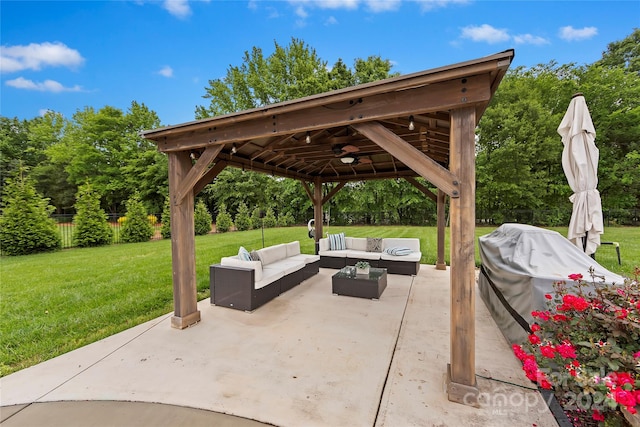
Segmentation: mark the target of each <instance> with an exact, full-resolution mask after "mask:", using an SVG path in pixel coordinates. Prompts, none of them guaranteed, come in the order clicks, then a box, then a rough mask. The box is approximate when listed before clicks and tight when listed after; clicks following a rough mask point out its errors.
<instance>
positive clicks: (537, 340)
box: [529, 334, 540, 345]
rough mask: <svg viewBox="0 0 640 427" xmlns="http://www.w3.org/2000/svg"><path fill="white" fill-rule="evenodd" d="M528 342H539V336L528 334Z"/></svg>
mask: <svg viewBox="0 0 640 427" xmlns="http://www.w3.org/2000/svg"><path fill="white" fill-rule="evenodd" d="M529 342H530V343H531V344H534V345H535V344H540V337H538V336H537V335H536V334H531V335H529Z"/></svg>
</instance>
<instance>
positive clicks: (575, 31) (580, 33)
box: [560, 25, 598, 41]
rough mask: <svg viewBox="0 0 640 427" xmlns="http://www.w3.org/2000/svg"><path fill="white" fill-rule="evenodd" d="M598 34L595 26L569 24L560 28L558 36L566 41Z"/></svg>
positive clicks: (588, 37)
mask: <svg viewBox="0 0 640 427" xmlns="http://www.w3.org/2000/svg"><path fill="white" fill-rule="evenodd" d="M596 34H598V29H597V28H596V27H584V28H573V27H572V26H571V25H568V26H566V27H561V28H560V38H561V39H564V40H568V41H573V40H584V39H590V38H591V37H593V36H595V35H596Z"/></svg>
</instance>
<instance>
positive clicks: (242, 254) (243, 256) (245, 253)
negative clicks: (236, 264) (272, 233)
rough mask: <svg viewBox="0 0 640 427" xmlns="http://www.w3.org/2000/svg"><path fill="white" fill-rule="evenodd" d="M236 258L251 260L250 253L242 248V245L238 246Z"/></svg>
mask: <svg viewBox="0 0 640 427" xmlns="http://www.w3.org/2000/svg"><path fill="white" fill-rule="evenodd" d="M238 259H241V260H243V261H251V255H250V254H249V251H248V250H246V249H245V248H244V246H240V250H238Z"/></svg>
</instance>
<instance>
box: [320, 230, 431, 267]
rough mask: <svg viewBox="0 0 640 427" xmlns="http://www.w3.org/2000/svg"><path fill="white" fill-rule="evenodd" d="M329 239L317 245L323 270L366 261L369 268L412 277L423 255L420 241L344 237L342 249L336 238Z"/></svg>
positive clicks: (323, 239) (321, 240)
mask: <svg viewBox="0 0 640 427" xmlns="http://www.w3.org/2000/svg"><path fill="white" fill-rule="evenodd" d="M332 236H333V237H332ZM332 236H329V237H325V238H322V239H320V240H319V242H318V243H319V245H318V255H320V267H322V268H342V267H345V266H347V265H355V263H356V262H358V261H367V262H369V264H370V265H371V266H372V267H378V268H386V269H387V273H389V274H406V275H413V274H418V271H419V270H420V260H421V258H422V252H420V240H419V239H415V238H383V239H373V238H366V237H346V236H344V237H343V238H344V246H341V245H340V242H337V243H336V241H335V239H336V237H335V236H339V235H332ZM332 238H333V239H334V240H333V241H332ZM338 240H340V239H339V238H338ZM343 248H344V249H343Z"/></svg>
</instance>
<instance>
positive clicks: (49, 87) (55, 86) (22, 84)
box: [6, 77, 82, 93]
mask: <svg viewBox="0 0 640 427" xmlns="http://www.w3.org/2000/svg"><path fill="white" fill-rule="evenodd" d="M6 85H7V86H11V87H15V88H16V89H25V90H37V91H39V92H54V93H59V92H81V91H82V87H80V86H78V85H75V86H73V87H64V86H63V85H62V84H60V83H58V82H57V81H55V80H45V81H43V82H34V81H33V80H27V79H25V78H24V77H18V78H17V79H13V80H7V81H6Z"/></svg>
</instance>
